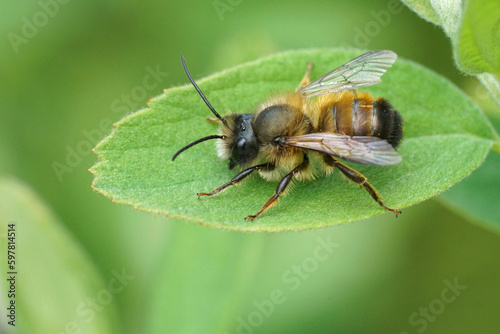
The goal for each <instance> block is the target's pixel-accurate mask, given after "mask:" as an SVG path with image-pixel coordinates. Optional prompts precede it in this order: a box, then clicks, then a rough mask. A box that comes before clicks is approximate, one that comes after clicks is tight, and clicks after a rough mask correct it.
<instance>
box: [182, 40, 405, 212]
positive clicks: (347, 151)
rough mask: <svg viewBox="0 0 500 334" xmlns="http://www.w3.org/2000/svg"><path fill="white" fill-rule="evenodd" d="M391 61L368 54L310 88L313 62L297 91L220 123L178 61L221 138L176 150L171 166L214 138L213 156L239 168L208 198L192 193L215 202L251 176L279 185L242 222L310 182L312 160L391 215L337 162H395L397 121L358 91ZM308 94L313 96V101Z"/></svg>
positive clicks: (385, 54) (390, 56)
mask: <svg viewBox="0 0 500 334" xmlns="http://www.w3.org/2000/svg"><path fill="white" fill-rule="evenodd" d="M396 58H397V55H396V54H395V53H394V52H392V51H389V50H381V51H372V52H368V53H365V54H363V55H361V56H359V57H357V58H355V59H353V60H351V61H349V62H347V63H346V64H344V65H342V66H340V67H338V68H336V69H335V70H333V71H331V72H329V73H327V74H325V75H324V76H322V77H321V78H319V79H317V80H316V81H314V82H311V83H310V80H309V75H310V72H311V69H312V66H313V64H312V63H309V64H307V65H308V66H307V70H306V73H305V75H304V77H303V78H302V80H301V82H300V84H299V87H298V88H297V89H296V90H295V91H293V92H288V93H285V94H282V95H279V96H275V97H272V98H270V99H269V100H268V101H266V102H264V103H262V104H261V105H260V106H258V107H257V108H256V111H255V112H254V113H230V114H228V115H225V116H224V117H222V116H220V115H219V113H217V111H216V110H215V109H214V108H213V107H212V105H211V104H210V102H208V100H207V98H206V97H205V95H204V94H203V92H202V91H201V90H200V88H199V87H198V85H197V84H196V82H195V81H194V80H193V78H192V77H191V75H190V73H189V70H188V68H187V66H186V62H185V60H184V57H182V56H181V60H182V65H183V67H184V71H185V72H186V75H187V77H188V79H189V81H190V82H191V84H192V85H193V86H194V88H195V89H196V91H197V92H198V94H199V95H200V96H201V98H202V99H203V101H204V102H205V104H206V105H207V107H208V108H209V109H210V110H211V111H212V113H213V114H214V115H215V116H216V117H217V119H208V120H210V121H212V122H218V123H220V124H221V127H220V131H219V134H217V135H211V136H207V137H203V138H200V139H198V140H196V141H194V142H192V143H190V144H188V145H186V146H184V147H183V148H181V149H180V150H179V151H178V152H177V153H175V155H174V156H173V157H172V161H173V160H175V158H176V157H177V156H178V155H179V154H180V153H182V152H183V151H185V150H186V149H188V148H190V147H192V146H194V145H196V144H199V143H201V142H204V141H206V140H209V139H219V141H218V143H217V146H218V155H219V157H221V158H222V159H226V160H229V169H233V168H235V167H238V168H239V169H240V170H241V171H240V172H239V173H238V174H236V176H234V177H233V178H232V179H231V180H230V181H229V182H226V183H224V184H222V185H221V186H219V187H217V188H215V189H214V190H212V191H211V192H208V193H203V192H202V193H198V198H200V197H201V196H213V195H215V194H217V193H219V192H221V191H223V190H225V189H227V188H228V187H229V186H232V185H235V184H237V183H238V182H240V181H242V180H243V179H245V178H246V177H247V176H249V175H250V174H252V173H253V172H255V171H257V172H258V173H259V174H260V175H261V176H262V177H263V178H264V179H266V180H268V181H271V180H280V181H279V183H278V186H277V187H276V191H275V193H274V194H273V195H272V196H271V197H270V198H269V199H268V200H267V201H266V202H265V203H264V205H263V206H262V207H261V209H260V210H259V211H258V212H257V213H256V214H255V215H250V216H247V217H246V218H245V219H246V220H254V219H255V218H257V217H259V216H260V215H261V214H262V213H263V212H265V211H266V210H268V209H269V208H270V207H272V206H273V205H274V204H276V202H277V201H278V199H279V197H280V195H282V194H283V193H284V192H285V190H286V189H287V186H289V184H290V182H291V181H292V180H309V179H313V178H314V175H315V173H314V172H315V171H314V170H313V169H314V168H313V167H312V165H311V163H310V156H311V157H314V158H316V159H320V161H321V162H322V165H323V166H324V169H325V172H326V173H327V174H328V173H331V172H332V171H333V170H334V169H335V168H337V169H338V170H339V171H340V172H341V173H342V174H344V175H345V176H346V177H347V178H348V179H350V180H352V181H354V182H356V183H358V184H359V185H360V186H363V187H364V188H365V189H366V190H367V191H368V193H369V194H370V195H371V196H372V197H373V199H374V200H375V201H376V202H377V203H378V204H379V205H380V206H382V207H383V208H384V209H386V210H388V211H391V212H393V213H395V214H396V216H397V215H398V214H399V213H401V212H400V211H399V210H395V209H391V208H389V207H388V206H386V205H385V204H384V202H383V201H382V199H381V197H380V195H379V194H378V192H377V191H376V190H375V188H374V187H373V186H372V185H371V184H370V183H369V182H368V180H367V179H366V177H365V176H363V175H362V174H360V173H359V172H357V171H356V170H354V169H353V168H351V167H349V166H347V165H346V164H344V163H342V162H340V161H339V160H338V158H340V159H343V160H347V161H350V162H356V163H360V164H368V165H378V166H388V165H394V164H398V163H399V162H401V160H402V158H401V156H400V155H399V154H398V153H397V152H396V150H395V149H396V147H397V146H398V145H399V143H400V141H401V139H402V137H403V119H402V117H401V115H400V114H399V112H398V111H397V110H395V109H394V107H393V106H392V105H391V104H390V103H389V101H387V100H386V99H384V98H382V97H377V98H376V99H374V98H373V97H372V96H371V95H370V94H369V93H367V92H357V91H356V89H357V88H359V87H366V86H370V85H374V84H377V83H379V82H381V80H380V77H381V76H382V75H383V74H384V73H385V71H386V70H388V69H389V68H390V67H391V66H392V64H393V63H394V62H395V60H396ZM314 96H317V98H315V99H312V98H311V97H314ZM283 175H284V176H283Z"/></svg>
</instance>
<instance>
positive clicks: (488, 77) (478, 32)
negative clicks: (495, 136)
mask: <svg viewBox="0 0 500 334" xmlns="http://www.w3.org/2000/svg"><path fill="white" fill-rule="evenodd" d="M403 2H404V3H406V5H407V6H408V7H410V8H411V9H413V10H414V11H415V12H416V13H417V14H419V15H420V16H421V17H422V18H424V19H426V20H428V21H430V22H432V23H434V24H436V25H439V26H441V27H442V28H443V30H444V31H445V33H446V35H447V36H448V37H449V38H450V39H451V42H452V46H453V51H454V56H455V61H456V63H457V67H458V68H459V69H460V70H462V71H463V72H464V73H465V74H469V75H475V76H476V77H477V78H478V79H479V81H481V83H482V84H483V85H484V86H485V87H486V88H487V89H488V91H489V92H490V94H491V96H492V97H493V98H494V99H495V101H496V102H497V104H498V107H499V108H500V48H499V47H498V40H499V37H500V2H499V1H496V0H474V1H467V0H465V1H462V0H448V1H438V0H416V1H415V0H403Z"/></svg>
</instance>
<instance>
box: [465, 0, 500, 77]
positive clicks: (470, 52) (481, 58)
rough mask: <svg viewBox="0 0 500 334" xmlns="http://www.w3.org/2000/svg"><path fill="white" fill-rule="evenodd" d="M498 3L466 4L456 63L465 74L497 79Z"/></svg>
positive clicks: (478, 1)
mask: <svg viewBox="0 0 500 334" xmlns="http://www.w3.org/2000/svg"><path fill="white" fill-rule="evenodd" d="M499 44H500V1H498V0H474V1H467V6H466V9H465V15H464V17H463V21H462V25H461V29H460V33H459V36H458V41H457V45H456V48H457V50H456V55H457V61H458V64H459V66H460V68H461V69H462V70H463V71H465V72H466V73H468V74H481V73H484V72H488V73H491V74H493V75H495V76H497V79H498V77H499V76H500V48H499V47H498V46H499Z"/></svg>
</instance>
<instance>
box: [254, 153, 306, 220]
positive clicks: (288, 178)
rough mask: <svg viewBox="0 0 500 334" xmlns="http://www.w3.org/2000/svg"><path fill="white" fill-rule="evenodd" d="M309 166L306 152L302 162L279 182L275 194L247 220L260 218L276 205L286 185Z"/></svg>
mask: <svg viewBox="0 0 500 334" xmlns="http://www.w3.org/2000/svg"><path fill="white" fill-rule="evenodd" d="M308 166H309V158H308V157H307V154H304V159H303V160H302V162H301V163H300V164H299V165H298V166H297V167H295V168H294V169H292V171H291V172H290V173H288V174H286V175H285V176H284V177H283V178H282V179H281V181H280V182H279V183H278V186H277V187H276V192H275V193H274V195H272V196H271V197H270V198H269V199H268V200H267V202H266V203H264V205H263V206H262V208H261V209H260V210H259V211H258V212H257V213H256V214H255V215H251V216H247V217H245V220H254V219H255V218H258V217H259V216H260V215H261V214H262V213H264V212H266V211H267V210H268V209H269V208H271V207H272V206H273V205H275V204H276V203H277V202H278V200H279V197H280V195H281V194H282V193H283V192H284V191H285V189H286V187H287V186H288V185H289V184H290V181H291V180H292V178H293V177H294V176H295V175H296V174H297V173H299V172H301V171H303V170H305V169H307V167H308Z"/></svg>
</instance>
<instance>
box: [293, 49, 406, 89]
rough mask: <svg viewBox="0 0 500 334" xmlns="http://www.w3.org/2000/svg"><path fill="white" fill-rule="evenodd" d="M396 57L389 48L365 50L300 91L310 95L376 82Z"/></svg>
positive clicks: (354, 87)
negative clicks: (365, 51)
mask: <svg viewBox="0 0 500 334" xmlns="http://www.w3.org/2000/svg"><path fill="white" fill-rule="evenodd" d="M397 57H398V55H397V54H396V53H394V52H392V51H390V50H379V51H371V52H367V53H365V54H363V55H361V56H359V57H358V58H355V59H353V60H351V61H350V62H348V63H345V64H344V65H342V66H340V67H338V68H336V69H334V70H333V71H331V72H330V73H327V74H325V75H324V76H322V77H321V78H319V79H318V80H316V81H314V82H311V83H310V84H309V85H307V86H305V87H302V88H301V89H300V92H301V93H302V95H304V96H308V97H310V96H316V95H325V94H331V93H335V92H340V91H343V90H348V89H356V88H358V87H366V86H371V85H375V84H378V83H379V82H381V81H382V80H380V77H381V76H382V75H383V74H384V73H385V71H387V70H388V69H389V68H390V67H391V66H392V64H394V62H395V61H396V58H397Z"/></svg>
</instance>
